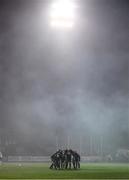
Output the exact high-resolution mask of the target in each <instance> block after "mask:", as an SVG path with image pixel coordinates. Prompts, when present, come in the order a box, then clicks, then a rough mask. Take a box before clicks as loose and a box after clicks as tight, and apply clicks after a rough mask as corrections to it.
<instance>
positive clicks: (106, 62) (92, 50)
mask: <svg viewBox="0 0 129 180" xmlns="http://www.w3.org/2000/svg"><path fill="white" fill-rule="evenodd" d="M51 2H52V1H50V0H0V134H1V136H3V134H2V133H4V134H5V136H7V138H11V139H13V140H14V141H16V143H17V142H19V144H20V143H21V144H22V145H26V146H27V147H28V146H29V147H31V148H33V146H34V147H36V148H37V149H38V148H39V147H40V148H41V149H42V151H43V152H47V150H48V151H49V152H51V151H52V150H53V149H54V148H55V138H56V137H57V138H58V139H59V144H60V146H63V144H65V143H66V144H67V137H68V136H69V137H70V138H71V144H72V145H71V146H72V147H75V148H76V147H78V141H79V140H78V139H79V137H80V136H81V137H82V138H83V142H85V143H84V144H88V138H89V137H91V136H92V137H93V139H95V138H98V139H99V138H100V137H103V139H104V142H105V144H108V147H109V149H108V150H109V151H111V150H112V149H113V150H114V149H115V150H116V149H118V148H127V147H128V148H129V113H128V109H129V104H128V100H129V74H128V72H129V71H128V68H129V64H128V62H129V1H128V0H75V2H76V4H77V6H78V8H77V10H76V11H77V19H76V22H75V26H74V27H73V29H71V30H62V29H60V30H59V29H53V28H52V27H50V23H49V21H50V17H49V15H48V14H49V6H50V4H51ZM19 146H20V145H19ZM31 148H30V149H31ZM46 149H47V150H46ZM105 149H106V150H107V148H106V145H105ZM85 150H86V151H88V146H85V145H84V151H85Z"/></svg>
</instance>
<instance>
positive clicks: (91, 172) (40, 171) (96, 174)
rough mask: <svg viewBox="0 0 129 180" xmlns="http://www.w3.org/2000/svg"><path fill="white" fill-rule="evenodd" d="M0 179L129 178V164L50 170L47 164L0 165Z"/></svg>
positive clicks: (83, 165)
mask: <svg viewBox="0 0 129 180" xmlns="http://www.w3.org/2000/svg"><path fill="white" fill-rule="evenodd" d="M0 179H129V164H103V163H100V164H95V163H91V164H88V163H87V164H81V169H80V170H50V169H49V164H47V163H46V164H42V163H32V164H30V163H22V164H21V165H20V164H18V163H10V164H3V165H1V166H0Z"/></svg>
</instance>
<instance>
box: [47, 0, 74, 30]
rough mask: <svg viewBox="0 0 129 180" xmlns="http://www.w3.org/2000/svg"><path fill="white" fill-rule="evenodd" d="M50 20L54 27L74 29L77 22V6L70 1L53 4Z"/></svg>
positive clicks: (59, 1) (59, 0) (61, 0)
mask: <svg viewBox="0 0 129 180" xmlns="http://www.w3.org/2000/svg"><path fill="white" fill-rule="evenodd" d="M50 18H51V22H50V24H51V26H52V27H61V28H65V27H66V28H71V27H73V25H74V20H75V4H74V3H72V2H71V1H70V0H58V1H56V2H55V3H54V4H52V7H51V12H50Z"/></svg>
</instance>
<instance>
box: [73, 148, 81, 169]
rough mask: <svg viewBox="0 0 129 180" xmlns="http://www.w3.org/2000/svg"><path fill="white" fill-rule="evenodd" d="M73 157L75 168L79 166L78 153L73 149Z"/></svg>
mask: <svg viewBox="0 0 129 180" xmlns="http://www.w3.org/2000/svg"><path fill="white" fill-rule="evenodd" d="M74 158H75V168H76V169H77V168H80V155H79V154H78V153H77V152H76V151H75V152H74Z"/></svg>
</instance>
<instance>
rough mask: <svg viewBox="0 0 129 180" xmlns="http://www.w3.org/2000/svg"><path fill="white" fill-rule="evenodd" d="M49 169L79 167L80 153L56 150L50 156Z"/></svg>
mask: <svg viewBox="0 0 129 180" xmlns="http://www.w3.org/2000/svg"><path fill="white" fill-rule="evenodd" d="M51 161H52V164H51V166H50V169H71V168H74V169H79V168H80V155H79V154H78V153H77V152H76V151H73V150H71V149H70V150H67V149H66V150H58V151H57V152H56V153H54V154H53V155H52V156H51Z"/></svg>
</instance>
